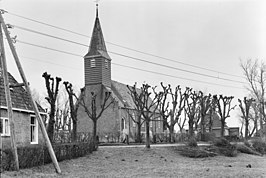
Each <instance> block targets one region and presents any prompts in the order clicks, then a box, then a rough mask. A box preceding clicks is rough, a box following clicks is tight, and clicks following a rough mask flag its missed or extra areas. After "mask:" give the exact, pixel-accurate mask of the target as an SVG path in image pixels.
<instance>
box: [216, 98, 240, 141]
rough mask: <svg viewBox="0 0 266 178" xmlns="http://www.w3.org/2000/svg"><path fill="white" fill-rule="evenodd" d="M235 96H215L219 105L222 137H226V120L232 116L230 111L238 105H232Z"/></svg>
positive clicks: (217, 105)
mask: <svg viewBox="0 0 266 178" xmlns="http://www.w3.org/2000/svg"><path fill="white" fill-rule="evenodd" d="M233 98H234V97H233V96H223V95H219V97H218V96H217V95H214V96H213V101H214V104H215V106H216V107H217V110H218V114H219V116H220V119H221V137H224V127H225V120H226V119H227V118H228V117H230V111H232V110H233V109H234V108H235V107H236V105H235V106H233V107H232V106H231V102H232V100H233Z"/></svg>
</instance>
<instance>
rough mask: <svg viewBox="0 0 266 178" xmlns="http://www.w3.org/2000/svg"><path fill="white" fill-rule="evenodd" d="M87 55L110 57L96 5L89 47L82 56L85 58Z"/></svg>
mask: <svg viewBox="0 0 266 178" xmlns="http://www.w3.org/2000/svg"><path fill="white" fill-rule="evenodd" d="M87 56H102V57H105V58H107V59H109V60H111V58H110V57H109V55H108V53H107V49H106V46H105V42H104V38H103V32H102V28H101V25H100V20H99V17H98V7H97V10H96V18H95V22H94V27H93V32H92V35H91V41H90V48H89V51H88V53H87V54H86V55H85V57H84V58H86V57H87Z"/></svg>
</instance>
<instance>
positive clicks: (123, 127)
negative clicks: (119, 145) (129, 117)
mask: <svg viewBox="0 0 266 178" xmlns="http://www.w3.org/2000/svg"><path fill="white" fill-rule="evenodd" d="M124 129H125V119H124V118H122V121H121V130H124Z"/></svg>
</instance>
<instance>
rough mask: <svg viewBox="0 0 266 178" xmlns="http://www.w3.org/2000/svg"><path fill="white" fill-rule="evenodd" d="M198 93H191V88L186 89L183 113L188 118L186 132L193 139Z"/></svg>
mask: <svg viewBox="0 0 266 178" xmlns="http://www.w3.org/2000/svg"><path fill="white" fill-rule="evenodd" d="M199 98H200V96H199V93H198V92H196V91H193V92H192V88H190V89H188V93H187V99H186V100H185V101H186V107H185V112H186V114H187V116H188V132H189V137H194V128H193V126H194V124H195V122H197V121H196V120H197V113H198V107H199Z"/></svg>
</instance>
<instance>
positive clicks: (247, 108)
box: [238, 97, 255, 139]
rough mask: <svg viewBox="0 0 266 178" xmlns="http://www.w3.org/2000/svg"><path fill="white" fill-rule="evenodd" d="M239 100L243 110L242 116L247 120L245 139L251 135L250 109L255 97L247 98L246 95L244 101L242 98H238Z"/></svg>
mask: <svg viewBox="0 0 266 178" xmlns="http://www.w3.org/2000/svg"><path fill="white" fill-rule="evenodd" d="M238 102H239V107H240V110H241V113H242V117H241V118H242V119H243V120H244V122H245V139H248V137H249V126H250V125H249V124H250V115H251V113H250V109H251V105H252V102H254V99H253V98H250V99H247V98H246V97H244V100H243V102H242V100H240V99H238ZM254 128H255V127H254ZM254 130H255V129H254ZM253 132H254V131H253Z"/></svg>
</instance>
